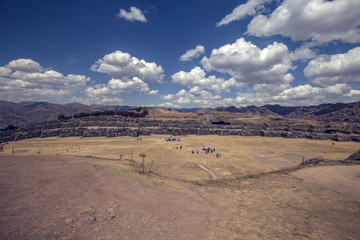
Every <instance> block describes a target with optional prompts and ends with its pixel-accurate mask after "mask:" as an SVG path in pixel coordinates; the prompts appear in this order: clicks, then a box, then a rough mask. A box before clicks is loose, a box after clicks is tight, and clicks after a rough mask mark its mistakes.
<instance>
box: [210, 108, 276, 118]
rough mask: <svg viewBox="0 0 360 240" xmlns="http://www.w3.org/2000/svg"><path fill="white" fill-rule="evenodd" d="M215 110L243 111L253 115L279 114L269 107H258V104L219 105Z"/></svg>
mask: <svg viewBox="0 0 360 240" xmlns="http://www.w3.org/2000/svg"><path fill="white" fill-rule="evenodd" d="M214 110H215V111H220V112H230V113H243V114H248V115H253V116H270V115H277V114H276V113H274V112H273V111H270V110H269V109H267V108H265V107H257V106H248V107H240V108H237V107H234V106H231V107H218V108H215V109H214Z"/></svg>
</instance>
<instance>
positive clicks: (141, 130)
mask: <svg viewBox="0 0 360 240" xmlns="http://www.w3.org/2000/svg"><path fill="white" fill-rule="evenodd" d="M359 133H360V125H357V126H356V127H354V126H352V127H349V126H347V125H344V126H341V127H339V126H331V125H323V126H313V125H309V124H289V123H278V122H275V123H273V124H270V123H259V124H255V123H249V122H241V121H236V122H232V123H231V124H230V125H213V124H211V123H210V122H209V123H202V122H198V121H176V120H173V121H159V120H147V119H133V118H110V117H96V118H95V117H89V118H78V119H70V120H65V121H57V120H56V121H48V122H43V123H41V124H30V125H27V126H24V127H20V128H18V129H17V130H7V131H1V132H0V142H9V141H18V140H22V139H27V138H38V137H41V138H45V137H56V136H58V137H118V136H133V137H137V136H140V135H150V134H167V135H174V136H180V135H221V136H227V135H239V136H263V137H285V138H309V139H323V140H325V139H326V140H328V139H332V140H334V141H357V142H360V135H359Z"/></svg>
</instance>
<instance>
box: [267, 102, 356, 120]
mask: <svg viewBox="0 0 360 240" xmlns="http://www.w3.org/2000/svg"><path fill="white" fill-rule="evenodd" d="M264 108H267V109H268V110H270V111H272V112H274V113H277V114H279V115H281V116H284V117H288V118H297V119H314V120H319V121H342V122H347V121H351V122H360V102H355V103H336V104H321V105H319V106H306V107H282V106H280V105H265V106H264Z"/></svg>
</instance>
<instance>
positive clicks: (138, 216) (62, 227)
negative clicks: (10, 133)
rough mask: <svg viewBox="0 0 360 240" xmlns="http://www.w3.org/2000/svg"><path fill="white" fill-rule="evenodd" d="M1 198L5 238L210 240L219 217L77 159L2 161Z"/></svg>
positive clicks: (199, 204) (195, 200)
mask: <svg viewBox="0 0 360 240" xmlns="http://www.w3.org/2000/svg"><path fill="white" fill-rule="evenodd" d="M144 177H147V176H144ZM0 196H1V197H0V239H204V238H206V235H207V232H206V229H209V228H211V226H212V225H211V222H214V221H213V219H214V218H215V217H216V216H217V214H218V213H217V210H216V206H215V207H214V206H212V205H210V204H209V203H207V202H206V201H204V199H200V198H199V197H198V195H197V193H196V190H189V189H184V190H183V191H170V190H164V189H156V188H152V187H147V186H145V185H143V184H141V183H139V182H138V181H136V180H135V179H133V178H131V177H129V176H119V175H118V174H117V173H115V172H114V171H110V170H107V169H103V168H102V167H100V166H98V165H95V164H86V163H74V162H71V157H47V156H34V157H32V156H16V157H15V156H7V157H3V156H0Z"/></svg>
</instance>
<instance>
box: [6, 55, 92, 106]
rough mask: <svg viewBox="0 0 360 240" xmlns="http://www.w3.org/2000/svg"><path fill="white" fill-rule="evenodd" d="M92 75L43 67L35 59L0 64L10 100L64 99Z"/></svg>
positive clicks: (84, 84)
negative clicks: (64, 73)
mask: <svg viewBox="0 0 360 240" xmlns="http://www.w3.org/2000/svg"><path fill="white" fill-rule="evenodd" d="M89 81H90V78H88V77H86V76H84V75H76V74H68V75H63V74H62V73H60V72H57V71H55V70H51V69H45V68H43V67H42V66H41V65H40V64H39V63H38V62H35V61H34V60H32V59H23V58H20V59H16V60H12V61H10V62H9V63H8V64H7V65H5V66H2V67H0V93H1V96H3V99H4V100H7V101H15V102H18V101H50V102H57V101H60V102H64V100H65V98H66V97H68V96H71V94H75V93H76V92H78V91H81V89H82V88H83V87H84V86H86V83H87V82H89Z"/></svg>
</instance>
